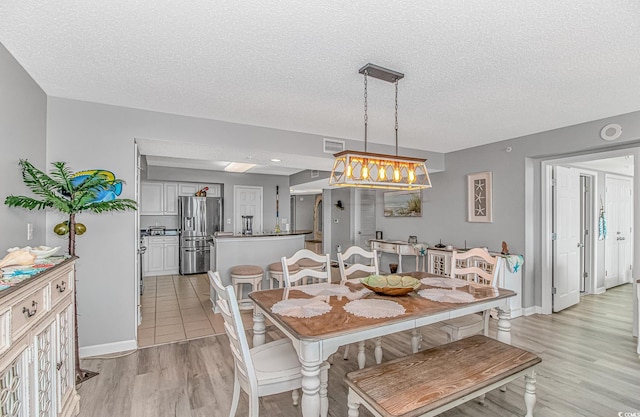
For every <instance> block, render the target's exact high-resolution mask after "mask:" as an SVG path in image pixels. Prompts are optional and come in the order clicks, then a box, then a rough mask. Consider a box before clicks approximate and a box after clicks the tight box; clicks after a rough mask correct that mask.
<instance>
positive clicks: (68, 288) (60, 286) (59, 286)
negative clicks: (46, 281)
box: [51, 272, 73, 306]
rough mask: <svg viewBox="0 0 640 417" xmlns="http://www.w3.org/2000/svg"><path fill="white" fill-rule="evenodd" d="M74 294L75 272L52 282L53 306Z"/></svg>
mask: <svg viewBox="0 0 640 417" xmlns="http://www.w3.org/2000/svg"><path fill="white" fill-rule="evenodd" d="M71 292H73V272H70V273H69V274H64V275H60V276H59V277H56V278H55V279H53V280H52V281H51V306H55V305H56V304H57V303H58V302H59V301H60V300H62V299H63V298H64V297H66V296H68V295H69V294H71Z"/></svg>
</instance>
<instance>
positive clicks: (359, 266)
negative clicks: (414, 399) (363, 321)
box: [338, 246, 382, 369]
mask: <svg viewBox="0 0 640 417" xmlns="http://www.w3.org/2000/svg"><path fill="white" fill-rule="evenodd" d="M355 257H358V258H355ZM350 258H354V259H357V260H358V261H360V260H362V259H364V260H365V261H366V260H368V262H367V263H368V265H367V263H359V262H354V263H349V260H350ZM354 259H351V261H353V260H354ZM347 265H349V266H347ZM338 268H339V269H340V283H341V284H345V283H347V282H360V280H359V278H351V279H350V278H349V277H350V276H351V275H353V274H355V273H356V272H364V273H367V274H375V275H378V274H379V273H380V269H379V267H378V254H377V252H376V251H375V250H374V251H371V252H369V251H366V250H364V249H362V248H361V247H359V246H351V247H350V248H348V249H347V250H346V251H344V253H340V252H338ZM374 343H375V349H374V351H373V352H374V356H375V358H376V363H377V364H380V363H381V362H382V339H381V338H380V337H376V338H375V339H374ZM364 345H365V341H364V340H363V341H361V342H358V368H360V369H362V368H364V367H365V365H366V356H365V351H364V348H365V346H364ZM348 358H349V345H347V346H345V348H344V355H343V359H344V360H347V359H348Z"/></svg>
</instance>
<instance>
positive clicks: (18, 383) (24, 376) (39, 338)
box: [0, 259, 80, 417]
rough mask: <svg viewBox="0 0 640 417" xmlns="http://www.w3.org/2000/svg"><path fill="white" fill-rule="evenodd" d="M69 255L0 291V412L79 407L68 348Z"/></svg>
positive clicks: (62, 413) (58, 416)
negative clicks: (66, 258) (25, 279)
mask: <svg viewBox="0 0 640 417" xmlns="http://www.w3.org/2000/svg"><path fill="white" fill-rule="evenodd" d="M73 271H74V260H72V259H70V260H66V261H63V262H62V263H61V264H59V265H57V266H55V267H52V268H51V269H49V270H47V271H45V272H42V273H40V274H38V275H36V276H35V277H33V278H31V279H29V280H27V281H25V282H24V283H23V284H21V285H19V286H16V287H14V288H11V289H9V290H5V291H4V292H3V293H0V338H1V339H2V340H1V341H0V390H1V391H2V395H1V396H0V415H2V416H15V417H27V416H28V417H36V416H37V417H71V416H75V415H77V414H78V412H79V400H80V397H79V396H78V394H77V392H76V389H75V362H74V361H75V357H74V353H75V351H74V349H73V346H74V345H73V340H74V339H73V337H74V333H73V329H74V326H73V323H74V314H73V285H74V273H73Z"/></svg>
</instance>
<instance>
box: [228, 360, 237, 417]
mask: <svg viewBox="0 0 640 417" xmlns="http://www.w3.org/2000/svg"><path fill="white" fill-rule="evenodd" d="M236 372H237V371H235V370H234V375H233V397H232V398H231V411H229V417H235V415H236V412H237V411H238V402H240V381H239V380H238V376H237V374H236Z"/></svg>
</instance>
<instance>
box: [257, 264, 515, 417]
mask: <svg viewBox="0 0 640 417" xmlns="http://www.w3.org/2000/svg"><path fill="white" fill-rule="evenodd" d="M402 275H404V276H406V275H409V276H412V277H414V278H417V279H420V280H422V279H423V278H445V277H442V276H438V275H434V274H429V273H426V272H405V273H403V274H402ZM446 278H448V277H446ZM448 279H450V278H448ZM425 281H427V280H425ZM344 285H345V286H346V287H348V288H349V294H347V295H346V296H345V295H327V296H323V295H320V296H317V295H316V296H314V295H312V294H309V293H307V292H305V291H304V290H305V289H304V288H301V287H290V288H277V289H271V290H262V291H254V292H252V293H250V294H249V297H250V298H251V300H253V302H254V303H255V308H254V313H253V345H254V346H259V345H261V344H264V343H265V334H266V326H265V317H267V318H268V319H269V321H270V322H271V323H273V324H274V325H275V326H276V327H277V328H278V329H279V330H280V331H282V333H284V334H285V335H286V336H287V337H288V338H289V339H291V342H292V344H293V347H294V348H295V350H296V352H297V354H298V358H299V360H300V364H301V368H302V401H301V408H302V415H303V416H304V417H317V416H319V415H320V412H321V410H320V394H319V392H320V365H321V364H322V363H323V362H324V361H325V360H327V359H328V358H329V356H331V355H332V354H333V353H335V352H336V351H337V350H338V348H339V347H340V346H345V345H347V344H350V343H354V342H359V341H363V340H368V339H373V338H376V337H381V336H385V335H390V334H393V333H397V332H402V331H409V330H410V331H411V350H412V351H414V352H415V351H417V350H418V346H419V343H420V333H419V332H418V329H419V328H420V327H422V326H426V325H430V324H433V323H438V322H441V321H444V320H449V319H453V318H456V317H461V316H465V315H468V314H472V313H478V312H482V311H485V310H489V309H496V310H497V313H498V314H497V315H498V323H497V327H498V332H497V339H498V340H499V341H501V342H504V343H507V344H511V334H510V330H511V323H510V322H509V319H510V312H509V303H508V300H509V298H510V297H513V296H515V295H516V293H515V292H514V291H511V290H507V289H503V288H496V289H495V290H494V292H493V293H492V294H490V295H489V296H487V295H486V294H482V293H479V294H474V298H473V301H468V302H463V303H462V302H442V301H433V300H432V299H428V298H425V297H422V296H420V295H419V294H418V292H419V291H420V290H422V289H430V288H433V287H432V286H430V285H426V284H424V283H421V284H420V287H419V288H416V290H415V291H412V292H410V293H409V294H407V295H403V296H387V295H381V294H378V293H375V292H368V291H367V290H366V289H365V288H364V287H363V285H362V284H361V283H360V282H358V281H357V280H356V281H353V280H352V281H350V282H347V283H346V284H344ZM461 290H465V288H461ZM285 299H286V300H291V299H309V300H310V301H311V299H314V301H315V300H319V299H321V300H322V301H323V302H326V303H327V304H329V306H330V310H329V311H328V312H326V313H324V314H321V315H317V316H314V317H292V316H288V315H283V314H278V313H274V312H273V311H272V308H273V306H274V305H275V304H277V303H279V302H280V301H282V300H285ZM354 299H367V300H387V301H392V302H395V303H397V304H399V305H401V306H402V307H403V309H404V312H403V313H402V314H399V315H396V316H394V317H382V318H369V317H362V316H361V315H355V314H352V313H350V312H348V311H347V310H345V305H347V303H350V302H352V301H353V300H354ZM327 308H328V307H327ZM322 414H323V415H326V410H324V412H323V413H322Z"/></svg>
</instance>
